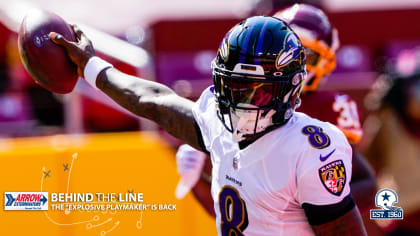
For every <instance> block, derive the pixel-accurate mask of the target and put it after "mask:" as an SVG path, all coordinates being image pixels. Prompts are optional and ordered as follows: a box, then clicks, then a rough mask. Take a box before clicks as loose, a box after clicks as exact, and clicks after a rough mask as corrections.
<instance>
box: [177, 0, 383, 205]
mask: <svg viewBox="0 0 420 236" xmlns="http://www.w3.org/2000/svg"><path fill="white" fill-rule="evenodd" d="M274 17H276V18H280V19H282V20H285V21H286V22H287V23H288V24H289V25H290V27H291V28H292V29H293V31H295V32H296V34H297V35H298V36H299V38H300V40H301V41H302V44H303V46H304V47H305V54H306V60H307V63H306V69H307V71H308V74H307V76H306V77H305V80H304V81H303V83H304V85H303V91H302V95H301V99H302V100H303V102H302V105H301V106H300V107H299V108H298V111H299V112H302V113H305V114H308V115H310V116H312V117H314V118H317V119H319V120H322V121H327V122H330V123H331V124H334V125H336V126H337V127H338V128H339V129H340V130H341V131H342V132H343V133H344V134H345V135H346V137H347V139H348V141H349V142H350V144H352V145H353V144H357V143H358V142H359V140H360V138H361V136H362V133H363V131H362V127H361V125H360V120H359V115H358V109H357V104H356V102H355V101H353V100H352V99H351V98H350V97H349V96H348V95H346V94H339V93H336V92H331V91H319V90H317V89H318V85H319V84H320V82H321V80H322V79H323V78H324V77H326V76H327V75H329V74H330V73H331V72H332V71H333V70H334V68H335V65H336V60H335V52H336V50H337V49H338V46H339V40H338V34H337V31H336V30H335V29H334V28H333V27H332V26H331V24H330V22H329V20H328V18H327V16H326V15H325V13H324V12H323V11H321V10H320V9H318V8H316V7H313V6H311V5H308V4H295V5H293V6H292V7H289V8H286V9H284V10H281V11H279V12H277V13H276V14H275V15H274ZM194 153H195V154H194ZM200 157H201V154H199V152H198V151H195V152H194V151H193V150H191V148H187V147H185V146H183V147H182V149H180V150H179V151H178V153H177V165H178V170H179V173H180V174H181V176H185V175H186V174H188V175H189V176H194V177H195V180H196V179H197V177H198V176H200V175H204V176H205V175H206V174H205V173H203V174H200V173H201V169H202V167H203V164H202V162H199V160H200V159H198V158H200ZM352 160H353V176H352V180H351V188H352V194H353V197H355V200H356V203H357V204H358V207H359V209H361V211H368V210H369V209H371V208H372V207H374V206H373V201H372V199H374V196H375V193H376V181H375V176H374V173H373V171H372V168H371V167H370V166H369V164H368V163H367V162H366V161H365V160H364V159H363V158H362V157H361V156H360V155H359V154H358V153H357V152H356V151H355V150H354V148H353V159H352ZM207 174H210V173H207ZM197 182H198V181H194V182H191V183H190V185H192V183H197ZM207 185H208V184H207ZM184 189H185V188H184ZM203 191H207V193H208V194H209V192H210V191H209V186H207V189H206V178H204V179H203V180H202V181H201V182H198V185H197V187H195V188H194V189H193V192H194V194H195V195H196V197H197V198H198V199H199V201H200V202H202V203H203V205H204V207H205V208H206V209H207V210H208V211H209V212H212V210H211V206H209V204H204V202H209V201H208V200H207V199H206V197H205V194H204V193H203Z"/></svg>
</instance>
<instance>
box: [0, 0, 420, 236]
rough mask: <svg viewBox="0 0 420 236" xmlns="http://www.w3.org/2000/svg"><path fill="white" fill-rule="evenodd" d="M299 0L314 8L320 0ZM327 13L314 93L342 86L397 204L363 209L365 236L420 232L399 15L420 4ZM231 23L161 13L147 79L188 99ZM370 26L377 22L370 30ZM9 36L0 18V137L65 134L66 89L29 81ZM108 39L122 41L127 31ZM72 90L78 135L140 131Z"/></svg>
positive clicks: (269, 9) (410, 73) (413, 75)
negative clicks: (322, 77)
mask: <svg viewBox="0 0 420 236" xmlns="http://www.w3.org/2000/svg"><path fill="white" fill-rule="evenodd" d="M256 2H258V3H257V4H255V8H254V10H253V11H252V13H251V14H266V15H270V14H272V13H273V12H275V11H277V10H279V9H281V8H282V7H286V6H288V5H290V4H292V3H295V2H296V1H291V0H290V1H268V0H262V1H256ZM300 2H302V1H300ZM305 2H307V3H308V2H309V3H311V4H315V5H317V6H319V7H322V4H321V3H322V1H305ZM326 12H327V14H329V17H330V19H331V22H332V24H333V25H335V26H336V28H337V29H338V31H339V34H340V41H341V48H340V49H339V50H338V51H337V53H336V57H337V69H336V71H335V72H334V73H332V74H331V75H330V77H329V79H328V81H326V82H324V83H323V84H321V85H320V89H321V90H338V91H345V92H346V93H347V94H350V95H351V96H352V97H353V99H354V100H356V101H358V103H359V109H360V113H361V115H362V117H361V120H362V122H363V124H362V126H363V129H364V136H363V138H362V140H361V142H360V143H359V144H358V145H357V146H356V149H357V150H358V151H359V152H360V153H362V155H364V156H365V157H366V159H367V160H368V161H369V162H370V164H371V165H372V166H373V168H374V169H375V173H376V176H377V184H378V189H381V188H384V187H387V188H392V189H394V190H395V191H397V192H398V196H399V202H398V206H400V207H402V208H403V209H404V220H401V221H391V220H388V221H386V220H383V221H372V220H370V219H369V215H368V214H367V215H366V216H364V217H365V223H366V226H367V229H368V231H369V233H370V235H384V234H389V235H419V234H420V226H419V225H418V224H417V222H419V221H420V187H419V185H418V183H419V182H420V172H419V171H418V170H417V168H418V167H419V166H420V30H416V29H413V28H412V26H410V27H409V25H407V23H409V22H410V20H408V19H406V18H407V17H408V18H409V17H410V16H416V15H417V19H418V16H419V14H420V10H412V9H411V10H410V9H405V10H404V9H403V10H387V11H367V12H366V11H361V12H344V13H330V12H328V10H326ZM369 19H370V20H369ZM239 20H240V19H238V18H236V17H232V18H230V19H228V18H224V19H199V20H198V19H181V20H179V19H178V20H168V19H162V20H161V21H157V22H155V23H153V24H151V25H150V26H149V27H148V29H147V30H146V31H145V32H146V40H145V41H144V42H143V43H142V45H141V46H142V47H144V48H145V49H146V50H147V51H148V53H149V54H150V55H151V62H150V63H149V67H150V68H149V69H150V70H151V71H152V72H153V73H152V74H153V78H152V79H154V80H156V81H159V82H162V83H165V84H166V85H168V86H170V87H171V88H173V89H174V90H175V91H176V92H177V93H179V94H181V95H183V96H186V97H189V98H191V99H196V98H197V96H198V95H199V94H200V93H201V91H202V90H203V89H204V88H205V87H207V86H208V85H210V84H211V83H212V80H211V70H209V66H208V65H209V64H210V61H211V60H212V58H213V57H214V55H215V49H216V48H217V46H218V44H219V41H220V39H221V37H222V35H223V34H224V33H225V32H226V31H227V30H228V29H229V28H230V27H231V26H232V25H234V24H235V23H236V22H238V21H239ZM384 21H385V22H384ZM395 21H396V23H395V24H394V25H392V22H395ZM411 22H412V21H411ZM375 23H376V24H383V25H376V26H377V27H372V26H375V25H374V24H375ZM412 23H414V22H412ZM386 24H389V25H386ZM399 24H401V25H399ZM404 24H405V25H404ZM413 31H414V32H413ZM17 37H18V34H17V32H14V31H12V30H11V29H9V28H7V27H6V25H5V24H3V23H2V22H0V137H1V138H6V137H27V136H41V135H53V134H63V133H68V132H71V130H70V131H69V129H67V128H66V127H67V126H68V125H67V123H68V122H70V121H69V119H71V117H72V116H68V114H66V113H67V112H68V111H69V109H68V106H69V103H68V100H69V99H71V96H74V95H73V94H69V95H54V94H52V93H50V92H48V91H46V90H45V89H43V88H41V87H40V86H39V85H37V84H36V83H35V82H34V81H33V80H32V79H31V78H30V75H29V74H28V73H27V72H26V71H25V69H24V67H23V65H22V63H21V61H20V57H19V52H18V45H17ZM116 37H119V38H121V39H123V40H126V41H130V40H129V37H127V35H116ZM100 56H102V57H105V58H106V59H108V60H110V61H111V62H113V63H114V64H115V65H116V67H117V68H119V69H121V70H123V71H125V72H127V73H130V74H133V75H140V74H141V73H142V71H141V70H140V69H139V68H135V67H133V66H131V65H128V64H126V63H124V62H120V61H118V60H116V59H113V58H111V57H108V56H107V55H100ZM181 75H182V76H181ZM79 96H80V100H79V106H78V110H77V112H79V114H80V116H78V117H79V118H80V121H79V123H80V124H81V127H82V129H81V130H82V132H116V131H118V132H119V131H135V130H142V129H143V128H144V127H142V123H141V122H140V121H139V120H138V119H137V118H134V117H132V116H130V115H128V114H126V113H124V112H121V111H120V110H118V109H116V108H115V107H111V106H108V105H106V104H103V103H100V102H98V101H96V100H94V99H92V98H89V97H87V96H84V95H83V94H81V95H79ZM302 102H303V103H305V100H303V101H302ZM319 109H322V105H321V104H320V105H319ZM73 112H74V110H73ZM69 117H70V118H69ZM176 144H177V143H176V142H175V141H174V145H176ZM372 204H374V199H372ZM372 207H375V206H374V205H373V206H372Z"/></svg>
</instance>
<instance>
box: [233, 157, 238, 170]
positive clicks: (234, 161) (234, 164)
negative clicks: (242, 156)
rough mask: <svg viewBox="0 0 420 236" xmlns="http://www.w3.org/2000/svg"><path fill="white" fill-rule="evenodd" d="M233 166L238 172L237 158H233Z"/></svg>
mask: <svg viewBox="0 0 420 236" xmlns="http://www.w3.org/2000/svg"><path fill="white" fill-rule="evenodd" d="M232 165H233V168H234V169H235V170H236V169H238V158H236V157H234V158H233V163H232Z"/></svg>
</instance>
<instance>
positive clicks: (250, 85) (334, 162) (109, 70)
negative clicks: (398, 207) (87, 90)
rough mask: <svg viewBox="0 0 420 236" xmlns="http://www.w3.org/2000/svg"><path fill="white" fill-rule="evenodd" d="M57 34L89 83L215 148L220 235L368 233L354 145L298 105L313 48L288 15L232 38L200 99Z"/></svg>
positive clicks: (193, 141) (255, 20)
mask: <svg viewBox="0 0 420 236" xmlns="http://www.w3.org/2000/svg"><path fill="white" fill-rule="evenodd" d="M74 30H75V33H76V35H77V38H78V42H77V43H73V42H69V41H67V40H65V39H64V38H63V36H61V35H59V34H57V33H54V32H53V33H50V38H51V39H52V40H53V41H54V42H55V43H57V44H58V45H61V46H62V47H64V48H65V50H66V52H67V54H68V56H69V57H70V58H71V60H72V61H73V62H74V63H75V64H76V65H77V67H78V72H79V74H80V75H81V76H84V78H85V79H86V80H87V82H88V83H90V84H91V85H93V86H95V87H97V88H98V89H100V90H102V91H103V92H104V93H106V94H107V95H108V96H110V97H111V98H112V99H114V100H115V101H116V102H117V103H119V104H120V105H121V106H123V107H125V108H126V109H128V110H130V111H131V112H133V113H134V114H136V115H139V116H142V117H145V118H148V119H150V120H153V121H155V122H156V123H158V124H159V125H160V126H162V127H163V128H164V129H166V130H167V131H168V132H169V133H171V134H172V135H174V136H175V137H177V138H180V139H181V140H183V141H185V142H186V143H188V144H189V145H191V146H192V147H194V148H197V149H201V150H202V151H205V152H208V153H210V156H211V160H212V164H213V174H212V196H213V199H214V208H215V211H216V223H217V229H218V234H219V235H291V234H297V235H366V232H365V229H364V226H363V223H362V220H361V217H360V213H359V210H358V209H357V206H356V205H355V204H354V201H353V198H352V196H351V194H350V185H349V180H350V179H351V172H352V168H351V166H352V163H351V155H352V154H351V147H350V145H349V144H348V141H347V139H346V137H345V136H344V134H343V133H342V132H341V131H340V130H339V129H337V128H336V127H335V126H333V125H331V124H329V123H326V122H321V121H319V120H316V119H312V118H310V117H309V116H307V115H305V114H303V113H299V112H295V111H294V109H295V108H296V105H297V104H299V96H300V90H301V88H302V82H303V78H304V76H305V73H306V71H305V54H304V49H303V47H302V44H301V42H300V40H299V39H298V37H297V35H296V34H295V33H294V32H293V31H292V30H290V28H289V27H288V26H287V24H285V23H284V22H283V21H281V20H279V19H277V18H274V17H266V16H256V17H250V18H248V19H246V20H244V21H242V22H240V23H239V24H237V25H236V26H234V27H233V28H232V29H231V30H230V31H229V32H228V33H227V34H226V36H225V37H224V38H223V40H222V43H221V45H220V48H219V50H218V53H217V56H216V58H215V59H214V61H213V63H212V69H213V81H214V85H213V86H211V87H209V88H207V89H206V90H205V91H203V93H202V95H201V97H200V98H199V100H198V101H197V102H196V103H193V102H192V101H190V100H187V99H185V98H182V97H180V96H178V95H177V94H175V93H174V92H173V91H172V90H171V89H169V88H168V87H166V86H164V85H162V84H159V83H156V82H152V81H148V80H145V79H140V78H137V77H133V76H129V75H127V74H124V73H122V72H120V71H118V70H117V69H115V68H113V67H112V65H110V64H109V63H107V62H106V61H103V60H102V59H100V58H98V57H95V56H94V49H93V46H92V44H91V42H90V41H89V40H88V39H87V38H86V36H85V35H84V34H83V33H82V32H81V31H80V30H79V29H77V28H76V27H75V28H74Z"/></svg>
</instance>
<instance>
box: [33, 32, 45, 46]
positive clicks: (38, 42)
mask: <svg viewBox="0 0 420 236" xmlns="http://www.w3.org/2000/svg"><path fill="white" fill-rule="evenodd" d="M34 44H35V46H37V47H39V48H40V47H42V45H43V44H44V41H43V40H42V37H41V36H39V35H35V37H34Z"/></svg>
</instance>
